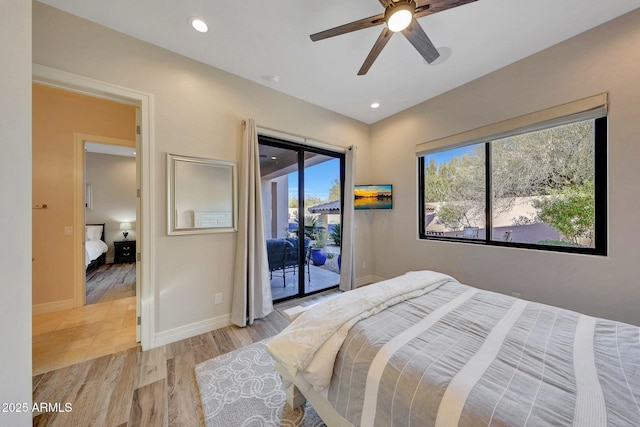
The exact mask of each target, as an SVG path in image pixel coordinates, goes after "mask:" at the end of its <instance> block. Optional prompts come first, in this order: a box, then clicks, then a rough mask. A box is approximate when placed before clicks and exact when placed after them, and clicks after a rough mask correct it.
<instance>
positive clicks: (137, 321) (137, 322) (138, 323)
mask: <svg viewBox="0 0 640 427" xmlns="http://www.w3.org/2000/svg"><path fill="white" fill-rule="evenodd" d="M136 325H138V326H140V316H138V317H136Z"/></svg>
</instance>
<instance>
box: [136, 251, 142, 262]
mask: <svg viewBox="0 0 640 427" xmlns="http://www.w3.org/2000/svg"><path fill="white" fill-rule="evenodd" d="M136 261H142V254H141V253H140V252H137V253H136Z"/></svg>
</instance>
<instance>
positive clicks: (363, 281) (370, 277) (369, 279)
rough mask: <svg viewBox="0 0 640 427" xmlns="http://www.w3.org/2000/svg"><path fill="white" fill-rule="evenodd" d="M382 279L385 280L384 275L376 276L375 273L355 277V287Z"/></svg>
mask: <svg viewBox="0 0 640 427" xmlns="http://www.w3.org/2000/svg"><path fill="white" fill-rule="evenodd" d="M382 280H386V279H385V278H384V277H380V276H376V275H375V274H369V275H367V276H362V277H358V278H356V288H359V287H360V286H364V285H370V284H372V283H376V282H380V281H382Z"/></svg>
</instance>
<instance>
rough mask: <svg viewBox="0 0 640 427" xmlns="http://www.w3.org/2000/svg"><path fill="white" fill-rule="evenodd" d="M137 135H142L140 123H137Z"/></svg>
mask: <svg viewBox="0 0 640 427" xmlns="http://www.w3.org/2000/svg"><path fill="white" fill-rule="evenodd" d="M136 135H140V125H136Z"/></svg>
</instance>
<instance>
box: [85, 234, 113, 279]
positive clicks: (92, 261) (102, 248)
mask: <svg viewBox="0 0 640 427" xmlns="http://www.w3.org/2000/svg"><path fill="white" fill-rule="evenodd" d="M84 250H85V257H84V262H85V266H86V273H90V272H91V271H93V270H95V269H96V268H98V267H100V266H101V265H104V263H105V261H106V257H107V250H108V247H107V244H106V243H105V240H104V224H87V225H86V227H85V245H84Z"/></svg>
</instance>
